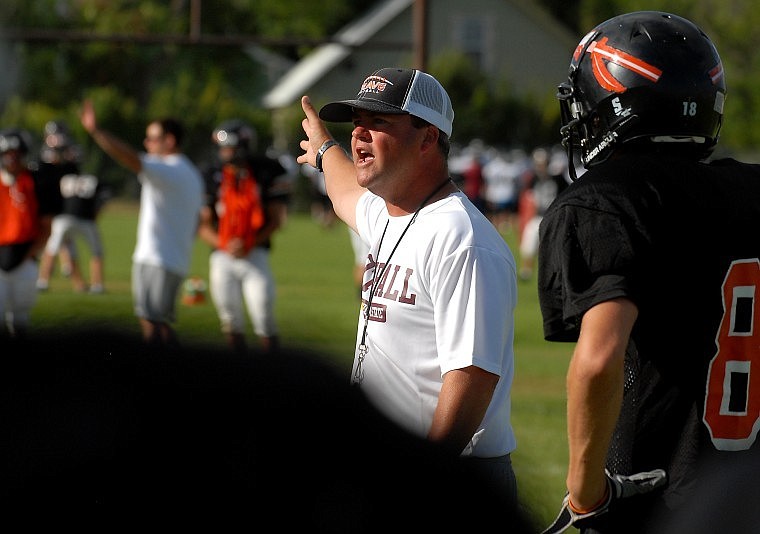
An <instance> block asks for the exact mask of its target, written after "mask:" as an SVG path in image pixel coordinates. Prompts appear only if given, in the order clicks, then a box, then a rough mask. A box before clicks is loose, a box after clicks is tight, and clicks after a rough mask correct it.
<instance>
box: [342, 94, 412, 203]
mask: <svg viewBox="0 0 760 534" xmlns="http://www.w3.org/2000/svg"><path fill="white" fill-rule="evenodd" d="M353 124H354V130H353V132H352V133H351V153H352V157H353V161H354V166H355V167H356V180H357V182H358V183H359V185H361V186H362V187H366V188H367V189H369V190H370V191H372V192H373V193H375V194H376V195H379V196H381V197H383V198H385V199H386V200H388V199H389V197H392V196H394V195H396V194H399V188H403V187H404V186H405V184H407V183H408V182H409V178H410V173H413V172H414V171H415V170H416V164H417V161H418V159H417V154H418V149H419V146H420V144H421V143H422V142H423V141H424V137H425V130H424V129H419V128H415V127H414V126H413V125H412V121H411V116H410V115H406V114H403V115H394V114H380V113H372V112H369V111H364V110H358V109H357V110H355V111H354V115H353ZM412 176H413V174H412Z"/></svg>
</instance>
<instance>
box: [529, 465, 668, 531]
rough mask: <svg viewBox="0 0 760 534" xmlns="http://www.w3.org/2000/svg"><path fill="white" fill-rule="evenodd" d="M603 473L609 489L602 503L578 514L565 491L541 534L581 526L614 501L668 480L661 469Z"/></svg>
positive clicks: (656, 486) (647, 491) (645, 491)
mask: <svg viewBox="0 0 760 534" xmlns="http://www.w3.org/2000/svg"><path fill="white" fill-rule="evenodd" d="M605 473H606V475H607V486H608V489H609V491H608V492H607V498H606V499H605V500H604V502H603V503H602V504H600V505H599V506H597V507H596V508H594V509H593V510H591V511H589V512H586V513H584V514H578V513H576V512H573V511H572V510H571V509H570V505H569V503H570V494H567V493H566V494H565V498H564V499H563V500H562V508H561V509H560V511H559V515H558V516H557V519H555V520H554V522H553V523H552V524H551V525H549V527H548V528H547V529H546V530H544V531H543V532H542V533H541V534H557V533H558V532H564V531H565V530H567V529H568V528H570V527H571V526H573V527H576V528H582V527H584V525H585V524H587V523H588V522H590V520H592V519H594V518H595V517H599V516H600V515H602V514H604V513H605V512H608V511H609V509H610V507H611V506H614V502H615V501H618V500H620V499H627V498H628V497H635V496H636V495H641V494H643V493H649V492H651V491H654V490H655V489H657V488H659V487H662V486H664V485H665V484H667V482H668V476H667V474H666V473H665V471H663V470H662V469H655V470H654V471H645V472H642V473H636V474H635V475H630V476H625V475H612V474H610V472H609V471H607V470H605Z"/></svg>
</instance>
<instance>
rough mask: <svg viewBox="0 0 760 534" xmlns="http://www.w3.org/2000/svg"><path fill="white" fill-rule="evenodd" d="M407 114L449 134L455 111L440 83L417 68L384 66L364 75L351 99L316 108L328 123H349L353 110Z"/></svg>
mask: <svg viewBox="0 0 760 534" xmlns="http://www.w3.org/2000/svg"><path fill="white" fill-rule="evenodd" d="M355 108H356V109H363V110H366V111H373V112H375V113H388V114H399V115H400V114H409V115H414V116H415V117H419V118H420V119H423V120H425V121H427V122H429V123H430V124H432V125H433V126H435V127H437V128H438V129H439V130H441V131H442V132H444V133H445V134H446V135H448V136H451V131H452V128H453V122H454V110H453V108H452V107H451V99H450V98H449V95H448V94H447V93H446V90H445V89H444V88H443V86H442V85H441V84H440V83H439V82H438V80H436V79H435V78H434V77H433V76H431V75H430V74H427V73H425V72H422V71H420V70H417V69H402V68H383V69H380V70H377V71H375V72H373V73H372V74H370V75H369V76H367V77H366V78H365V79H364V81H363V82H362V86H361V88H360V89H359V93H358V94H357V95H356V98H355V99H354V100H341V101H338V102H330V103H329V104H326V105H325V106H324V107H322V109H320V110H319V118H320V119H322V120H324V121H327V122H351V121H352V120H353V117H352V115H353V110H354V109H355Z"/></svg>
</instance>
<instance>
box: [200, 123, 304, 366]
mask: <svg viewBox="0 0 760 534" xmlns="http://www.w3.org/2000/svg"><path fill="white" fill-rule="evenodd" d="M211 138H212V142H213V143H214V145H216V147H217V158H218V161H217V162H215V163H214V164H213V165H211V166H210V167H209V168H208V169H206V170H205V171H204V179H205V182H206V202H205V205H204V206H203V208H202V209H201V223H200V228H199V234H198V235H199V237H200V238H201V239H202V240H203V241H205V242H206V243H208V244H209V245H211V247H212V248H213V250H212V252H211V256H210V258H209V290H210V293H211V300H212V301H213V303H214V306H215V307H216V311H217V315H218V317H219V321H220V323H221V329H222V332H223V333H224V335H225V337H226V338H227V342H228V344H229V346H230V347H231V348H232V349H233V350H235V351H236V352H245V351H247V344H246V340H245V327H246V311H247V314H248V317H249V318H250V321H251V323H252V324H253V330H254V333H255V334H256V336H257V337H258V338H259V341H260V343H261V345H262V348H263V350H265V351H268V352H276V351H277V349H278V347H279V337H278V328H277V323H276V321H275V311H274V305H275V297H276V288H275V281H274V274H273V273H272V268H271V265H270V261H269V255H270V251H271V248H272V236H273V235H274V233H275V232H276V231H277V230H279V229H280V227H281V226H282V225H283V224H284V222H285V219H286V217H287V210H288V202H289V200H290V193H291V189H292V180H291V176H290V174H289V173H288V171H287V169H285V168H284V167H283V165H282V164H281V163H280V161H279V160H278V159H275V158H272V157H270V156H268V155H266V154H260V153H258V152H257V144H258V143H257V136H256V130H255V129H254V128H253V127H252V126H250V125H249V124H246V123H245V122H244V121H242V120H240V119H231V120H228V121H225V122H223V123H221V124H220V125H219V126H218V127H217V128H216V129H215V130H214V131H213V133H212V136H211Z"/></svg>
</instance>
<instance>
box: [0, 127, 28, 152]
mask: <svg viewBox="0 0 760 534" xmlns="http://www.w3.org/2000/svg"><path fill="white" fill-rule="evenodd" d="M30 144H31V143H30V138H29V134H28V133H27V132H25V131H23V130H19V129H17V128H6V129H4V130H0V154H5V153H6V152H9V151H11V150H18V151H19V152H20V153H21V154H22V155H24V156H25V155H26V154H28V153H29V146H30Z"/></svg>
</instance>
